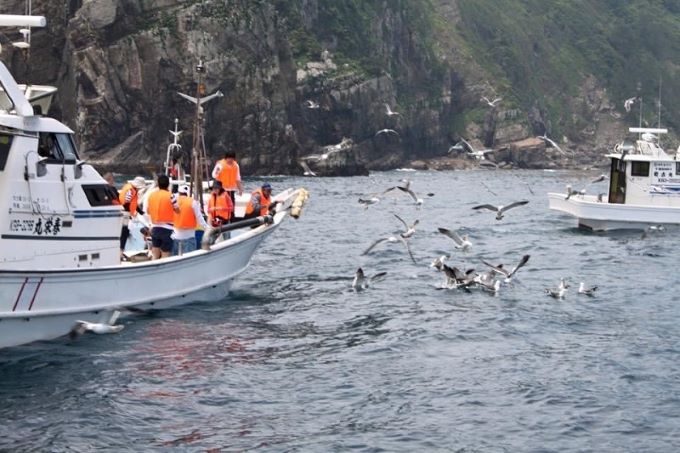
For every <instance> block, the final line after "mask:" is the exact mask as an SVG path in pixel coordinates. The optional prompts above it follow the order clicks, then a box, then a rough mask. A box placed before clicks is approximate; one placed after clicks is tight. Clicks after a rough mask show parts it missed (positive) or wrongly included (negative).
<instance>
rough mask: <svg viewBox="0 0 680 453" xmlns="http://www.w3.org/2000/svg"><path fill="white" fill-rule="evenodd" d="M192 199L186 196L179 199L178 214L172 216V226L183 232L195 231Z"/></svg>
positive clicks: (195, 222)
mask: <svg viewBox="0 0 680 453" xmlns="http://www.w3.org/2000/svg"><path fill="white" fill-rule="evenodd" d="M193 201H194V199H193V198H191V197H187V196H181V197H179V200H178V204H179V212H176V213H175V215H174V226H175V228H180V229H183V230H188V229H195V228H196V227H197V226H198V222H197V221H196V214H194V203H193Z"/></svg>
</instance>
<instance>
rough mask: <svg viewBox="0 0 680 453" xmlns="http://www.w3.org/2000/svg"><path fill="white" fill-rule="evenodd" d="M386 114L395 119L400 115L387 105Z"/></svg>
mask: <svg viewBox="0 0 680 453" xmlns="http://www.w3.org/2000/svg"><path fill="white" fill-rule="evenodd" d="M385 114H386V115H387V116H389V117H393V116H395V115H400V113H399V112H395V111H393V110H392V109H391V108H390V105H389V104H385Z"/></svg>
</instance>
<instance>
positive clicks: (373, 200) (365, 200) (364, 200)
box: [359, 197, 380, 209]
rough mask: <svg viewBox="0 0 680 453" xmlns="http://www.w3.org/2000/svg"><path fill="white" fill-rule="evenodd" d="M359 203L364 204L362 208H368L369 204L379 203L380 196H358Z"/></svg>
mask: <svg viewBox="0 0 680 453" xmlns="http://www.w3.org/2000/svg"><path fill="white" fill-rule="evenodd" d="M359 203H360V204H362V205H364V209H368V207H369V206H370V205H372V204H376V203H380V198H378V197H371V198H359Z"/></svg>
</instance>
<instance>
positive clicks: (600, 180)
mask: <svg viewBox="0 0 680 453" xmlns="http://www.w3.org/2000/svg"><path fill="white" fill-rule="evenodd" d="M607 179H609V176H607V175H605V174H604V173H603V174H601V175H600V176H598V177H597V178H595V179H593V180H592V181H590V184H597V183H598V182H602V181H606V180H607Z"/></svg>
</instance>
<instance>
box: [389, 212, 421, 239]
mask: <svg viewBox="0 0 680 453" xmlns="http://www.w3.org/2000/svg"><path fill="white" fill-rule="evenodd" d="M394 216H395V217H396V218H397V219H399V221H400V222H401V223H403V224H404V228H405V229H406V231H404V232H403V233H401V237H403V238H404V239H408V238H410V237H411V236H413V235H414V234H415V232H416V226H417V225H418V224H419V223H420V220H418V219H416V220H415V221H414V222H413V223H412V224H411V225H409V224H407V223H406V222H405V221H404V219H402V218H401V217H399V216H398V215H396V214H394Z"/></svg>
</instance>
